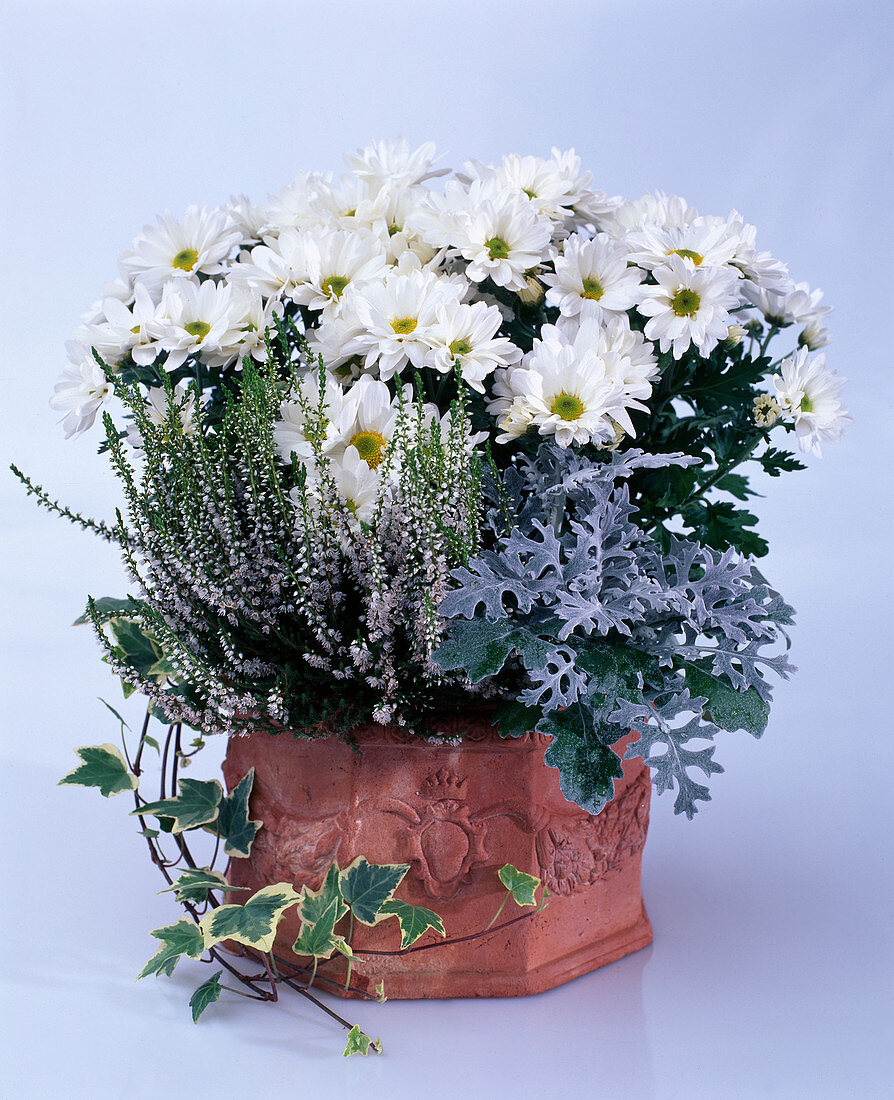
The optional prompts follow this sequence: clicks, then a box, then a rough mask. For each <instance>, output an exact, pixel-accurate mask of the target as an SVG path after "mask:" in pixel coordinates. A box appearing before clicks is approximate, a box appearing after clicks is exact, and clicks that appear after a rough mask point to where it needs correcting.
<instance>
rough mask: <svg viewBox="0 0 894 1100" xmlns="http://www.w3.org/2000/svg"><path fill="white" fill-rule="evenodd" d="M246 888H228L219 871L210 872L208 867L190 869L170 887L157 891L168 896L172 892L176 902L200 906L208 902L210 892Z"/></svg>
mask: <svg viewBox="0 0 894 1100" xmlns="http://www.w3.org/2000/svg"><path fill="white" fill-rule="evenodd" d="M247 889H248V887H247V886H230V884H229V883H228V882H227V880H226V879H225V878H224V877H223V875H222V874H221V873H220V871H212V870H211V869H210V868H208V867H195V868H192V867H190V868H189V869H188V870H186V871H184V872H183V874H181V876H180V877H179V878H178V879H177V881H176V882H175V883H173V884H172V885H171V886H166V887H165V889H164V890H159V893H160V894H168V893H170V892H171V891H172V890H173V891H174V893H175V894H176V896H177V900H178V901H191V902H196V903H197V904H201V902H203V901H207V900H208V893H209V891H211V890H223V891H226V890H231V891H232V890H247Z"/></svg>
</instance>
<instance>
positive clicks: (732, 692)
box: [683, 661, 770, 737]
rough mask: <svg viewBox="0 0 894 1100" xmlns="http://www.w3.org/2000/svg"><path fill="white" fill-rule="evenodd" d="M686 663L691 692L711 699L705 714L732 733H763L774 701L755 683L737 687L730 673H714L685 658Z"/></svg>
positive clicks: (756, 735) (684, 663)
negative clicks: (755, 686) (764, 696)
mask: <svg viewBox="0 0 894 1100" xmlns="http://www.w3.org/2000/svg"><path fill="white" fill-rule="evenodd" d="M683 667H684V669H685V670H686V684H687V686H688V687H689V694H690V695H691V696H696V695H701V696H704V698H706V699H707V700H708V705H707V706H706V707H705V714H706V715H707V716H708V717H709V718H710V719H711V721H712V722H716V723H717V725H718V726H722V727H723V729H725V730H729V732H730V733H734V732H735V731H736V730H746V731H747V732H748V733H750V734H751V735H752V736H753V737H760V736H761V734H762V733H763V732H764V730H765V729H766V728H767V722H768V721H769V718H770V705H769V703H767V702H766V701H765V700H764V699H762V698H761V697H760V695H758V693H757V692H756V691H755V689H754V688H753V687H752V688H748V690H747V691H736V689H735V688H734V687H733V685H732V684H731V683H730V681H729V678H728V677H727V676H714V675H713V674H712V673H710V672H705V671H704V670H703V669H701V668H698V667H697V666H696V665H693V664H690V663H689V662H688V661H684V662H683Z"/></svg>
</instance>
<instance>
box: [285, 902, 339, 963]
mask: <svg viewBox="0 0 894 1100" xmlns="http://www.w3.org/2000/svg"><path fill="white" fill-rule="evenodd" d="M334 916H335V902H334V901H333V902H332V903H331V904H330V907H329V909H328V910H327V911H326V912H325V913H323V914H322V915H321V917H320V919H319V920H318V921H317V923H316V924H303V925H302V926H301V932H300V933H299V935H298V938H297V939H296V940H295V942H294V943H293V944H292V950H293V951H294V952H295V954H296V955H311V956H313V957H314V958H316V959H328V958H331V956H332V952H333V951H339V952H340V953H341V954H342V955H344V956H345V957H346V958H348V959H352V958H353V957H354V953H353V952H352V951H351V948H350V947H349V946H348V943H347V941H346V940H345V938H344V936H336V935H335V933H334V932H333V931H332V929H333V926H334V925H333V917H334Z"/></svg>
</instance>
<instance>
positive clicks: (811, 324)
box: [798, 320, 831, 351]
mask: <svg viewBox="0 0 894 1100" xmlns="http://www.w3.org/2000/svg"><path fill="white" fill-rule="evenodd" d="M830 339H831V337H830V336H829V330H828V329H827V328H825V327H824V326H823V325H822V324H821V323H820V321H819V320H814V321H808V322H807V324H806V325H805V326H804V328H803V329H802V331H801V335H800V336H799V337H798V346H799V347H802V348H807V349H808V350H809V351H816V350H817V349H818V348H824V347H825V346H826V344H828V343H829V340H830Z"/></svg>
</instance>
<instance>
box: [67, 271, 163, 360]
mask: <svg viewBox="0 0 894 1100" xmlns="http://www.w3.org/2000/svg"><path fill="white" fill-rule="evenodd" d="M163 333H164V326H163V325H161V324H160V323H159V320H158V306H157V305H156V304H155V302H154V301H153V300H152V297H151V295H150V294H149V291H148V290H147V289H146V287H145V286H144V285H143V284H142V283H137V284H136V286H135V287H134V295H133V300H132V302H131V303H130V305H126V304H125V303H124V302H123V301H122V300H121V299H120V298H119V297H110V298H104V299H103V301H102V308H101V310H100V314H99V317H98V318H97V320H96V322H95V323H93V324H90V325H85V326H82V327H81V328H79V329H78V330H77V332H76V333H75V340H76V341H77V342H78V343H79V344H81V345H82V346H83V348H84V349H85V350H89V349H90V348H96V351H97V353H98V354H99V355H100V357H101V358H102V359H103V361H104V362H106V363H109V364H111V365H116V366H117V365H118V364H120V363H121V361H122V360H123V359H125V358H126V357H127V355H128V353H130V355H131V356H132V358H133V361H134V362H135V363H137V364H138V365H139V366H144V367H145V366H148V365H149V364H150V363H152V362H153V361H154V360H155V357H156V356H157V355H158V351H159V349H158V340H159V338H160V337H161V336H162V334H163Z"/></svg>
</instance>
